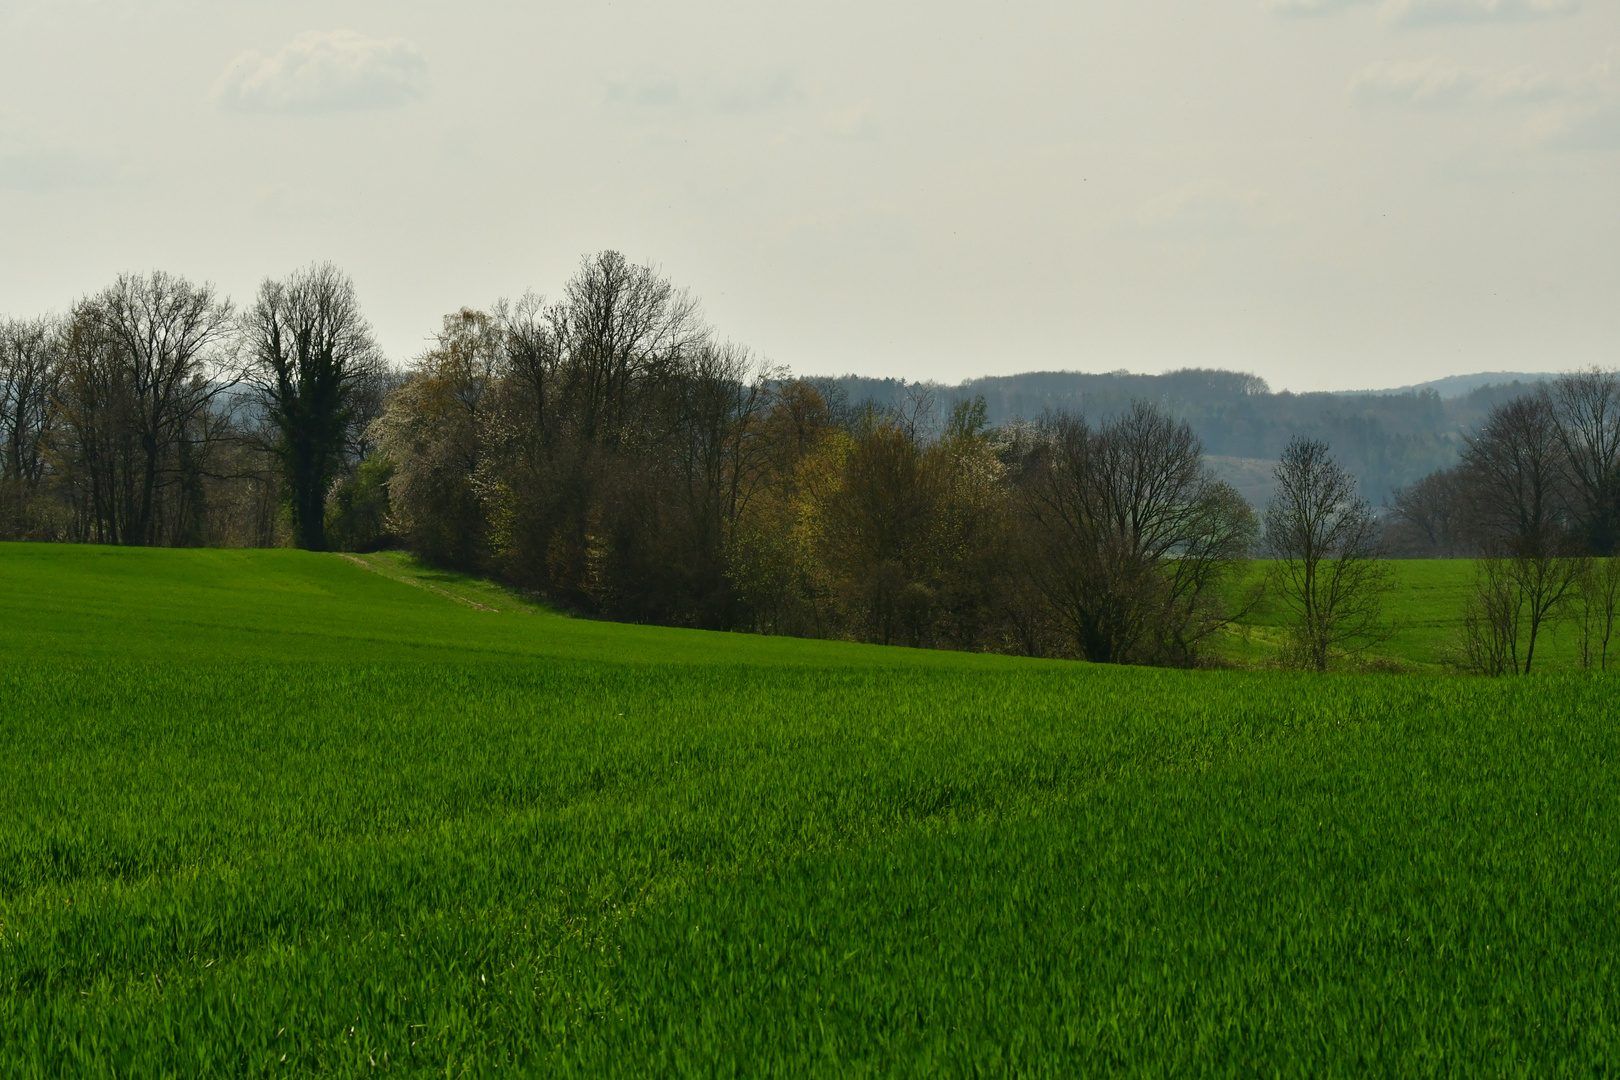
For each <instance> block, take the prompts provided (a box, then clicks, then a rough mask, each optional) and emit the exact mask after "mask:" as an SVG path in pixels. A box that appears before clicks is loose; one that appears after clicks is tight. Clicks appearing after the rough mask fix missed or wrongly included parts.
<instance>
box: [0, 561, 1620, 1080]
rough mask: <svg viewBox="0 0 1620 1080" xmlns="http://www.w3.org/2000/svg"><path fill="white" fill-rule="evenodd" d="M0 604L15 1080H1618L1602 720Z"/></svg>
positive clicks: (225, 577)
mask: <svg viewBox="0 0 1620 1080" xmlns="http://www.w3.org/2000/svg"><path fill="white" fill-rule="evenodd" d="M395 569H396V570H398V571H399V572H401V573H406V572H409V569H410V568H409V567H405V568H403V569H401V568H399V567H396V568H395ZM438 583H439V584H441V585H442V586H443V587H445V588H449V589H452V590H453V589H455V588H460V587H462V583H458V582H457V581H455V580H453V579H445V580H441V581H439V582H438ZM467 587H469V588H471V587H474V586H467ZM0 598H3V599H0V656H3V657H5V660H4V661H3V662H0V1031H3V1032H5V1034H6V1037H5V1038H4V1039H3V1040H0V1074H3V1075H7V1076H11V1075H19V1076H21V1075H30V1074H33V1075H50V1074H55V1075H97V1074H99V1075H114V1074H117V1075H128V1074H130V1073H131V1072H134V1073H137V1074H155V1073H157V1072H160V1071H166V1072H168V1073H170V1074H175V1075H224V1074H237V1075H286V1074H293V1073H309V1072H314V1073H335V1074H358V1073H366V1074H370V1073H371V1072H373V1071H374V1066H375V1067H378V1068H386V1069H389V1070H392V1071H395V1072H400V1073H404V1074H421V1075H428V1074H432V1075H458V1074H461V1073H462V1072H463V1071H465V1072H466V1073H468V1074H479V1073H483V1072H488V1071H494V1070H495V1069H496V1068H497V1067H502V1069H501V1071H508V1070H509V1068H510V1067H512V1066H517V1067H520V1068H522V1069H524V1070H527V1071H531V1072H534V1071H541V1072H553V1073H557V1074H580V1075H606V1074H615V1073H618V1074H623V1075H675V1074H688V1075H732V1074H737V1073H747V1074H750V1075H784V1076H786V1075H804V1074H807V1073H811V1072H816V1071H821V1072H826V1073H831V1074H844V1075H851V1074H855V1075H858V1074H861V1073H867V1072H869V1073H880V1074H885V1075H893V1074H916V1075H924V1074H933V1073H943V1074H947V1075H966V1074H969V1073H974V1072H979V1073H992V1074H994V1073H1000V1072H1008V1071H1021V1072H1027V1073H1031V1074H1046V1075H1081V1074H1086V1073H1092V1074H1097V1073H1102V1072H1108V1073H1122V1074H1135V1075H1172V1074H1189V1073H1191V1074H1203V1075H1243V1076H1248V1075H1254V1074H1257V1073H1259V1072H1262V1071H1263V1072H1266V1073H1268V1074H1276V1075H1291V1076H1332V1075H1366V1074H1369V1073H1372V1074H1384V1075H1418V1074H1434V1073H1450V1074H1455V1073H1458V1072H1484V1071H1489V1072H1492V1073H1500V1074H1505V1075H1506V1074H1511V1075H1536V1076H1541V1075H1553V1074H1559V1073H1563V1074H1568V1075H1591V1074H1603V1073H1612V1072H1613V1071H1615V1070H1616V1069H1620V1015H1617V1013H1616V1007H1615V1002H1616V1001H1617V1000H1620V973H1617V969H1616V960H1615V957H1616V956H1617V955H1620V930H1617V929H1616V920H1615V919H1614V918H1613V913H1614V911H1615V910H1616V906H1617V904H1620V799H1617V798H1616V796H1617V795H1620V780H1617V775H1616V768H1617V762H1620V731H1617V725H1616V724H1615V722H1614V720H1613V716H1614V710H1613V707H1612V702H1613V692H1614V689H1615V687H1616V686H1617V685H1620V683H1617V681H1616V680H1614V679H1613V678H1610V679H1602V678H1596V677H1583V676H1575V675H1565V676H1553V677H1546V678H1535V679H1529V680H1518V681H1507V682H1488V681H1479V680H1465V679H1447V678H1434V677H1427V676H1417V677H1411V678H1391V677H1357V676H1334V677H1328V678H1325V679H1315V678H1309V677H1303V676H1293V675H1277V674H1248V673H1187V672H1162V671H1138V670H1120V669H1100V668H1092V667H1086V666H1082V665H1066V664H1055V663H1045V664H1042V663H1031V662H1021V661H1016V660H1006V659H997V658H982V657H970V656H962V655H959V654H943V653H918V652H909V651H906V650H884V649H871V648H862V647H857V646H848V645H838V644H831V643H806V642H794V641H784V640H771V639H760V638H750V637H744V636H733V635H712V634H698V633H692V632H682V631H670V630H659V629H654V628H636V627H620V626H613V625H610V624H601V623H591V622H585V621H578V620H567V619H560V618H555V617H550V616H544V615H533V614H527V613H521V612H517V611H513V612H509V613H494V612H487V611H479V610H474V609H472V608H470V607H467V606H464V605H461V604H458V603H455V602H453V601H452V600H449V599H447V598H445V597H443V596H441V595H438V594H435V593H433V592H429V591H427V590H425V589H420V588H412V587H407V586H406V585H403V584H400V583H399V582H397V581H393V580H389V579H388V578H386V577H384V576H382V575H379V574H374V573H371V572H368V571H365V570H362V569H361V568H359V567H356V566H354V565H352V564H350V563H346V562H344V561H342V560H340V559H337V558H334V557H326V558H322V557H316V556H308V555H300V554H297V553H290V552H264V553H258V552H254V553H223V552H149V551H140V552H123V551H120V552H108V551H105V550H96V549H84V548H32V547H22V546H0ZM490 606H493V605H490Z"/></svg>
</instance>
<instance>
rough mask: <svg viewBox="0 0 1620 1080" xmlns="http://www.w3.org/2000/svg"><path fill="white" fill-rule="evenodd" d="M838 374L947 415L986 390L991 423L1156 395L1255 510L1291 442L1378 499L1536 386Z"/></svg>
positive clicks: (888, 401) (1102, 415)
mask: <svg viewBox="0 0 1620 1080" xmlns="http://www.w3.org/2000/svg"><path fill="white" fill-rule="evenodd" d="M836 381H837V384H838V387H839V390H840V392H841V393H843V394H845V395H847V396H848V397H849V398H850V400H854V401H861V400H872V401H875V402H878V403H879V404H882V405H886V406H890V407H898V406H901V405H903V404H904V403H905V402H906V401H907V400H908V399H909V398H911V397H914V396H916V395H917V394H918V393H919V392H931V393H932V394H933V395H934V396H935V398H936V399H937V400H938V401H939V402H940V403H941V406H942V409H943V410H946V411H948V409H949V408H950V406H951V405H953V404H954V403H955V402H957V401H961V400H973V399H974V398H979V397H982V398H983V399H984V401H985V415H986V417H987V418H988V419H989V421H990V423H991V424H992V425H997V426H999V425H1001V424H1004V423H1006V422H1008V421H1010V420H1014V419H1017V418H1019V417H1034V416H1039V415H1041V414H1042V413H1044V412H1048V411H1061V412H1071V413H1076V414H1079V415H1082V416H1087V417H1091V418H1092V419H1096V420H1102V419H1107V418H1108V417H1111V416H1115V415H1118V414H1120V413H1122V412H1124V411H1126V410H1127V409H1129V408H1130V407H1131V406H1132V405H1133V404H1134V403H1135V402H1137V401H1151V402H1153V403H1154V404H1155V405H1156V406H1157V407H1158V408H1160V409H1162V410H1163V411H1165V412H1166V413H1167V414H1169V415H1170V416H1173V417H1175V418H1176V419H1178V420H1185V421H1187V423H1188V424H1189V425H1190V426H1191V427H1192V429H1193V432H1194V433H1195V434H1196V435H1197V436H1198V437H1199V439H1200V440H1201V441H1202V442H1203V444H1204V451H1205V453H1206V454H1208V455H1210V456H1211V458H1212V464H1213V466H1214V467H1215V469H1216V471H1217V472H1218V473H1219V474H1220V475H1221V476H1223V477H1224V478H1226V479H1228V480H1230V481H1231V482H1232V483H1233V484H1234V485H1235V486H1236V487H1238V489H1239V490H1240V491H1242V492H1243V493H1244V495H1245V496H1246V497H1248V498H1249V500H1250V501H1251V502H1254V503H1256V504H1257V505H1261V504H1264V502H1265V501H1266V499H1267V498H1269V496H1270V493H1271V489H1272V478H1271V467H1272V465H1273V464H1274V463H1275V462H1276V461H1277V460H1278V459H1279V458H1280V457H1281V456H1282V452H1283V449H1284V447H1286V446H1287V445H1288V442H1289V440H1291V439H1293V438H1295V437H1299V436H1303V437H1306V438H1310V439H1317V440H1320V441H1323V442H1326V443H1328V444H1329V445H1331V446H1332V447H1333V449H1334V453H1335V454H1336V455H1337V456H1338V458H1339V460H1341V461H1342V462H1343V463H1344V464H1345V466H1346V467H1347V468H1348V469H1350V470H1351V471H1352V472H1354V473H1355V474H1356V476H1357V477H1358V478H1359V480H1360V482H1361V490H1362V492H1363V493H1365V494H1366V495H1367V497H1368V498H1370V499H1371V500H1373V501H1374V502H1375V503H1377V502H1380V501H1382V500H1384V499H1386V498H1387V497H1388V496H1389V494H1390V493H1391V492H1392V491H1393V490H1394V489H1395V488H1398V487H1400V486H1402V485H1405V484H1410V483H1412V482H1413V481H1414V480H1417V479H1418V478H1420V477H1422V476H1424V475H1426V474H1428V473H1429V472H1432V471H1433V470H1435V469H1438V468H1441V467H1443V466H1447V465H1451V464H1452V463H1454V462H1455V461H1456V459H1457V455H1458V453H1459V452H1460V451H1461V450H1462V448H1463V446H1464V444H1465V441H1466V437H1467V435H1468V433H1470V432H1471V431H1473V430H1474V429H1475V428H1476V427H1478V425H1479V424H1480V423H1481V422H1482V421H1483V420H1484V419H1485V417H1486V415H1487V414H1488V413H1489V412H1490V411H1491V409H1492V408H1494V407H1495V406H1497V405H1499V404H1501V403H1502V402H1504V401H1507V400H1510V399H1512V398H1515V397H1518V396H1519V395H1521V394H1523V393H1525V392H1527V391H1528V390H1530V389H1532V387H1531V386H1530V385H1525V384H1521V383H1518V382H1508V383H1506V384H1498V385H1486V386H1481V387H1476V388H1475V389H1473V390H1471V391H1469V392H1468V393H1465V394H1462V395H1459V396H1456V397H1451V398H1442V397H1441V396H1440V395H1439V394H1437V393H1435V392H1434V391H1433V390H1424V391H1419V392H1407V393H1353V394H1352V393H1305V394H1295V393H1289V392H1287V391H1284V392H1281V393H1273V392H1272V391H1271V390H1270V388H1269V387H1268V386H1267V385H1266V382H1265V380H1264V379H1261V378H1258V377H1257V376H1254V375H1248V374H1244V373H1242V372H1236V371H1218V370H1210V369H1202V368H1194V369H1187V370H1182V371H1171V372H1167V373H1165V374H1163V375H1137V374H1131V373H1129V372H1110V373H1103V374H1087V373H1082V372H1072V371H1061V372H1059V371H1046V372H1028V373H1025V374H1019V375H993V376H987V377H984V378H979V379H972V380H969V381H967V382H964V383H961V384H959V385H955V386H946V385H930V384H917V383H908V382H905V381H903V380H899V379H871V378H863V377H861V376H855V375H849V376H844V377H842V378H840V379H838V380H836Z"/></svg>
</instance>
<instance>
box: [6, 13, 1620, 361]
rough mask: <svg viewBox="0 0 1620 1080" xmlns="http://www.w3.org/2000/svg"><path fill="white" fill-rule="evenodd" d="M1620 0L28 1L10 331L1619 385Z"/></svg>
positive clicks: (13, 174) (13, 55)
mask: <svg viewBox="0 0 1620 1080" xmlns="http://www.w3.org/2000/svg"><path fill="white" fill-rule="evenodd" d="M1617 241H1620V3H1616V2H1614V0H1584V2H1583V0H1359V2H1358V0H1283V2H1267V0H1232V2H1227V3H1215V2H1208V3H1205V2H1198V0H1172V2H1161V0H1129V2H1126V0H1119V2H1109V3H1099V2H1090V0H1065V2H1061V3H1048V2H1023V3H1020V2H1016V0H1013V2H1003V3H997V4H991V3H960V2H952V0H929V2H926V3H923V2H904V3H901V2H892V3H891V2H883V0H861V2H859V3H854V2H846V0H816V2H815V3H787V2H781V3H774V4H760V3H741V2H736V3H730V2H726V3H721V2H706V3H685V4H655V3H649V2H644V0H630V2H619V3H611V4H607V3H597V4H580V3H567V4H562V3H533V2H528V3H511V4H500V3H479V2H473V0H464V2H461V3H456V4H449V3H423V2H413V0H386V2H381V0H379V2H349V0H328V2H321V3H301V2H291V0H288V2H271V0H208V2H202V0H152V2H146V3H137V2H134V0H51V2H49V3H45V2H38V0H4V3H3V4H0V313H9V314H26V313H33V312H37V311H43V310H50V309H55V310H61V309H63V308H65V307H66V306H67V305H68V304H69V303H71V301H72V300H73V299H74V298H75V297H76V296H78V295H81V294H83V293H85V292H88V291H91V290H93V289H95V288H98V287H100V286H101V285H103V284H105V283H106V282H107V281H108V280H110V279H111V278H112V276H113V275H114V274H116V273H117V272H118V271H120V270H125V269H150V268H154V267H161V268H164V269H168V270H172V271H174V272H177V273H182V274H186V275H188V276H191V277H194V278H200V279H207V280H211V281H213V282H215V283H216V284H217V285H218V286H219V287H220V288H221V289H223V290H225V291H226V292H228V293H230V294H232V295H233V296H235V297H237V298H238V299H245V298H247V297H248V296H249V295H250V294H251V293H252V291H253V289H254V288H255V286H256V284H257V282H258V281H259V280H260V279H261V278H263V277H264V276H266V275H271V274H274V275H280V274H283V273H285V272H287V271H288V270H291V269H292V268H294V267H296V266H299V265H302V264H305V263H308V262H310V261H312V260H317V259H331V260H333V261H335V262H336V263H338V264H339V265H340V266H342V267H343V268H344V269H346V270H347V271H349V273H350V274H352V275H353V277H354V279H355V281H356V284H357V286H358V287H359V289H360V293H361V297H362V300H363V302H364V303H365V305H366V309H367V311H368V313H369V315H370V317H371V319H372V321H373V322H374V324H375V325H376V328H377V331H378V334H379V336H380V338H381V339H382V341H383V343H384V344H385V346H386V347H387V348H388V350H389V351H390V354H391V355H392V356H394V357H395V359H401V360H402V359H405V358H407V357H409V356H410V355H412V354H413V353H415V352H417V351H418V350H420V348H421V347H422V343H423V340H424V338H425V337H426V336H427V335H428V334H429V333H431V332H432V330H433V329H434V328H435V327H436V325H437V323H438V319H439V317H440V316H441V315H442V314H443V313H444V312H446V311H450V310H452V309H454V308H456V307H458V306H460V305H462V304H472V305H482V304H486V303H488V302H489V301H490V300H492V299H493V298H495V297H497V296H501V295H515V294H518V293H521V292H522V291H524V290H525V289H528V288H534V289H536V290H538V291H541V292H553V293H554V292H556V291H557V289H558V287H559V286H560V284H561V283H562V282H563V281H564V280H565V279H566V278H567V277H568V275H569V274H570V273H571V272H572V270H573V268H574V267H575V265H576V264H577V263H578V260H579V258H580V256H581V255H582V254H584V253H586V252H591V251H595V250H598V249H600V248H606V247H613V248H618V249H619V250H621V251H623V252H625V253H626V254H627V255H629V256H630V257H632V258H635V259H638V260H651V261H654V262H656V263H658V264H659V265H660V266H662V268H663V269H664V271H665V272H666V273H667V274H669V276H671V277H672V278H674V279H675V280H676V281H678V282H680V283H682V284H684V285H687V286H690V287H691V288H692V290H693V291H694V292H695V293H696V294H697V295H698V296H699V297H700V298H701V299H702V301H703V304H704V306H705V309H706V310H707V312H708V315H709V318H710V320H711V321H712V322H713V323H714V325H715V326H716V327H717V328H719V329H720V331H721V332H722V333H724V334H726V335H727V336H730V337H732V338H734V339H736V340H738V341H741V342H744V343H746V344H748V345H750V346H752V347H753V348H754V349H756V350H757V351H759V352H760V353H762V354H764V355H766V356H768V357H770V358H772V359H773V360H775V361H778V362H780V363H786V364H789V365H791V366H792V367H793V368H794V369H795V370H797V371H800V372H806V373H842V372H846V371H850V372H857V373H860V374H867V375H900V376H906V377H909V378H924V377H932V378H937V379H941V380H945V381H952V382H954V381H956V380H959V379H962V378H966V377H970V376H975V375H982V374H996V373H1010V372H1014V371H1025V370H1032V369H1051V368H1072V369H1077V370H1089V371H1102V370H1111V369H1115V368H1129V369H1131V370H1135V371H1150V372H1151V371H1159V370H1162V369H1164V368H1168V367H1180V366H1187V365H1218V366H1226V367H1235V368H1242V369H1246V370H1251V371H1254V372H1257V373H1258V374H1260V375H1263V376H1264V377H1266V378H1267V379H1268V380H1270V381H1271V382H1272V384H1273V386H1275V387H1284V386H1286V387H1290V388H1293V389H1337V388H1347V387H1363V386H1384V385H1399V384H1407V383H1412V382H1417V381H1420V380H1423V379H1429V378H1434V377H1438V376H1442V375H1448V374H1457V373H1463V372H1470V371H1479V370H1491V369H1499V368H1501V369H1513V370H1549V369H1551V370H1557V369H1562V368H1567V367H1571V366H1575V365H1585V364H1591V363H1601V364H1604V365H1606V366H1607V365H1613V364H1616V363H1620V288H1617V287H1620V246H1617Z"/></svg>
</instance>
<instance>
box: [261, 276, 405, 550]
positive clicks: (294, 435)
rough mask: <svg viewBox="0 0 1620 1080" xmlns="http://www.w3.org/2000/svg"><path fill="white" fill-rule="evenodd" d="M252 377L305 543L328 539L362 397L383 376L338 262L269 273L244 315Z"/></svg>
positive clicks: (297, 532) (316, 546) (317, 546)
mask: <svg viewBox="0 0 1620 1080" xmlns="http://www.w3.org/2000/svg"><path fill="white" fill-rule="evenodd" d="M244 331H245V333H246V336H247V350H248V355H247V361H248V365H249V371H250V373H251V374H250V379H251V381H252V383H253V386H254V387H255V389H256V390H257V393H258V397H259V401H260V404H261V406H262V407H263V409H264V412H265V416H266V418H267V419H268V421H269V423H270V426H271V428H272V430H273V440H272V450H273V452H274V454H275V456H276V459H277V462H278V464H279V465H280V470H281V481H282V487H283V492H284V497H285V498H286V501H287V504H288V507H289V509H290V510H291V511H292V519H293V530H294V536H295V540H296V542H297V544H298V545H299V546H300V547H303V548H307V549H309V550H311V551H322V550H324V549H325V547H326V497H327V492H328V490H329V489H330V488H331V486H332V481H333V480H334V478H336V476H337V475H338V473H339V471H340V470H341V468H342V467H343V465H344V463H345V450H346V447H347V444H348V442H349V440H350V439H351V437H352V435H353V433H354V432H355V430H356V429H357V428H359V427H361V425H360V424H359V423H358V421H359V419H360V418H359V417H358V416H357V413H356V398H357V396H359V395H360V394H361V392H362V389H363V387H364V386H365V385H366V384H367V383H368V382H369V381H371V380H374V379H376V378H378V377H379V376H380V375H381V374H382V369H383V361H382V356H381V353H380V351H379V350H378V348H377V345H376V342H375V341H374V340H373V339H372V336H371V327H370V326H369V325H368V324H367V323H366V321H365V319H364V317H363V316H362V315H361V314H360V302H359V300H358V298H357V297H356V296H355V291H354V284H353V283H352V282H351V281H350V280H349V279H348V277H346V276H345V275H344V274H343V273H342V272H340V271H339V270H338V269H337V268H336V267H334V266H332V265H331V264H330V263H323V264H321V265H318V266H312V267H309V268H308V269H305V270H300V271H297V272H295V273H293V274H292V275H291V276H289V277H288V278H286V279H285V280H283V281H268V280H267V281H266V282H265V283H264V284H263V285H261V286H260V288H259V295H258V299H257V300H256V301H255V303H254V305H253V307H252V308H251V309H250V310H249V311H248V312H247V315H246V317H245V319H244Z"/></svg>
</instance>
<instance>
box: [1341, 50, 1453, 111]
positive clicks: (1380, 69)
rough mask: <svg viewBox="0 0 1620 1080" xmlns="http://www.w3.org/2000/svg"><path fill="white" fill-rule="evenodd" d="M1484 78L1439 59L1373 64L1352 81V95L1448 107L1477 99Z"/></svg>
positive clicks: (1363, 98)
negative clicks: (1448, 105)
mask: <svg viewBox="0 0 1620 1080" xmlns="http://www.w3.org/2000/svg"><path fill="white" fill-rule="evenodd" d="M1481 79H1482V77H1481V75H1480V73H1479V72H1477V71H1472V70H1470V69H1467V68H1463V67H1460V66H1459V65H1457V64H1453V63H1451V62H1450V61H1447V60H1442V59H1440V58H1439V57H1437V56H1436V57H1430V58H1429V59H1427V60H1417V61H1408V62H1405V63H1398V64H1381V63H1380V64H1371V65H1369V66H1367V67H1365V68H1363V69H1362V70H1361V71H1359V72H1357V73H1356V74H1355V76H1354V77H1352V78H1351V80H1350V93H1351V95H1352V96H1354V97H1357V98H1360V99H1361V100H1363V101H1389V102H1398V103H1400V104H1408V105H1446V104H1454V103H1457V102H1461V101H1466V100H1467V99H1469V98H1471V97H1473V96H1474V95H1475V93H1476V92H1477V91H1478V89H1479V86H1480V82H1481Z"/></svg>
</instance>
